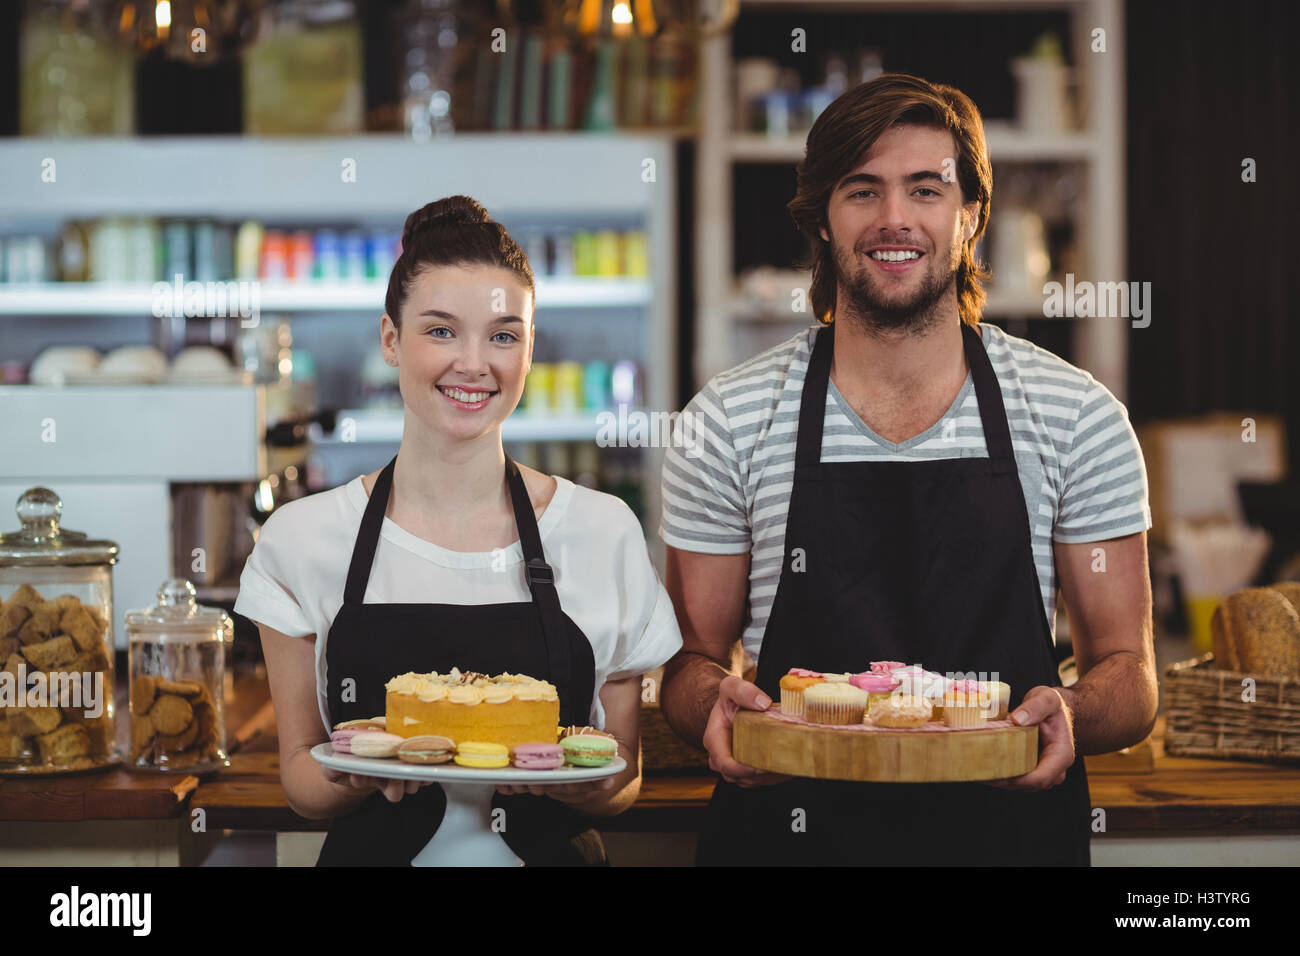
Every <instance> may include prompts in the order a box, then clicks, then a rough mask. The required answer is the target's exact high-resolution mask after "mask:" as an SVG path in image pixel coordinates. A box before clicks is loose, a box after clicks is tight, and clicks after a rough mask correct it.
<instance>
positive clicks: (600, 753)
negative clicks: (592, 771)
mask: <svg viewBox="0 0 1300 956" xmlns="http://www.w3.org/2000/svg"><path fill="white" fill-rule="evenodd" d="M560 746H561V747H563V748H564V762H565V763H567V764H568V765H569V766H571V767H607V766H609V765H610V764H611V763H613V762H614V757H615V755H616V754H617V753H618V741H616V740H614V739H612V738H610V737H596V736H588V735H586V734H575V735H574V736H572V737H565V738H564V739H563V740H561V741H560Z"/></svg>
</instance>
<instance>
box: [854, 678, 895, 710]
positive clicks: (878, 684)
mask: <svg viewBox="0 0 1300 956" xmlns="http://www.w3.org/2000/svg"><path fill="white" fill-rule="evenodd" d="M849 683H850V684H852V685H853V686H854V687H856V688H858V690H865V691H866V692H867V713H868V714H870V713H871V708H872V707H873V706H875V703H876V701H878V700H880V699H882V698H887V697H889V695H890V694H892V693H893V692H894V691H895V690H897V689H898V684H899V681H898V679H897V678H896V677H890V676H889V675H888V674H854V675H853V676H852V677H850V678H849Z"/></svg>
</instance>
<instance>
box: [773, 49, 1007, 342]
mask: <svg viewBox="0 0 1300 956" xmlns="http://www.w3.org/2000/svg"><path fill="white" fill-rule="evenodd" d="M909 124H914V125H918V126H932V127H936V128H939V129H946V130H948V132H950V133H951V134H952V138H953V140H954V142H955V143H956V145H957V157H956V159H957V182H958V184H959V185H960V186H961V191H962V201H963V204H964V203H968V202H971V201H972V200H975V199H978V200H979V204H980V208H979V218H978V221H977V222H976V226H975V232H974V234H973V235H972V236H971V237H970V239H968V240H967V241H966V242H965V243H964V244H963V246H962V253H961V261H960V263H959V264H958V266H957V308H958V311H959V312H960V313H961V320H962V321H963V322H965V323H966V324H968V325H972V326H974V325H978V324H979V320H980V314H981V312H983V309H984V300H985V298H986V296H985V293H984V289H983V287H982V286H981V285H980V280H981V279H988V278H989V277H990V273H989V272H987V271H986V270H985V269H984V268H983V266H981V265H980V264H979V263H977V262H976V261H975V243H976V242H978V241H979V238H980V236H981V235H982V234H983V232H984V227H985V226H987V225H988V219H989V205H990V203H991V201H992V197H993V167H992V166H991V165H990V164H989V158H988V146H987V144H986V143H985V141H984V123H983V121H982V120H981V119H980V114H979V110H977V109H976V108H975V104H974V103H972V102H971V100H970V97H968V96H967V95H966V94H965V93H963V92H961V90H958V89H956V88H955V87H951V86H942V85H940V84H937V83H930V82H928V81H926V80H923V79H921V78H920V77H918V76H910V75H908V74H906V73H885V74H882V75H881V76H878V77H876V78H875V79H874V80H871V81H870V82H868V83H863V84H861V85H860V86H856V87H854V88H853V89H851V90H849V91H848V92H846V93H844V94H843V95H841V96H840V97H838V98H837V99H836V100H835V101H834V102H833V103H831V105H830V106H828V107H827V108H826V110H825V111H824V112H823V113H822V114H821V115H820V116H818V117H817V122H816V123H814V124H813V128H812V130H811V131H810V132H809V133H808V144H807V151H806V155H805V157H804V159H803V160H802V161H801V162H800V163H799V165H798V168H797V174H798V186H797V188H796V190H795V197H794V199H792V200H790V202H789V203H788V204H787V205H786V208H787V209H789V210H790V215H791V216H792V217H793V218H794V222H795V225H796V226H798V227H799V231H800V232H802V233H803V234H804V235H805V236H807V237H808V238H809V239H810V240H811V241H812V244H813V251H812V254H811V255H810V256H809V257H808V258H807V259H806V260H805V261H803V262H801V263H799V266H800V268H804V269H806V268H809V267H811V268H812V287H811V289H810V295H811V298H812V308H813V314H814V315H815V316H816V317H817V320H818V321H819V322H822V323H827V324H828V323H830V322H831V321H832V319H833V318H834V314H835V293H836V280H835V262H834V259H833V256H834V253H833V252H832V250H831V244H830V243H829V242H827V241H826V240H825V239H823V238H822V237H821V234H820V233H819V232H818V229H819V227H827V231H828V232H829V223H828V222H827V218H826V208H827V204H828V203H829V201H830V195H831V192H832V191H833V190H834V188H835V184H836V183H838V182H839V181H840V180H841V179H843V178H844V177H845V176H847V175H848V174H849V173H850V172H852V171H853V169H854V168H856V167H857V166H858V165H859V164H860V163H861V162H862V157H863V156H865V155H866V153H867V151H868V150H869V149H870V148H871V147H872V145H873V144H874V143H875V142H876V140H877V139H879V138H880V136H881V134H883V133H884V132H885V131H886V130H887V129H890V128H891V127H894V126H903V125H909Z"/></svg>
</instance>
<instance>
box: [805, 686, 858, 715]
mask: <svg viewBox="0 0 1300 956" xmlns="http://www.w3.org/2000/svg"><path fill="white" fill-rule="evenodd" d="M803 703H804V717H805V718H806V719H807V720H808V721H810V722H811V723H814V724H860V723H862V715H863V714H865V713H866V711H867V692H866V691H865V690H859V689H858V688H856V687H854V686H853V685H852V684H848V683H844V684H839V683H835V684H814V685H813V686H812V687H809V688H808V689H807V690H805V691H804V692H803Z"/></svg>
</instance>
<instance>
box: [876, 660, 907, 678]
mask: <svg viewBox="0 0 1300 956" xmlns="http://www.w3.org/2000/svg"><path fill="white" fill-rule="evenodd" d="M905 666H906V665H905V664H903V662H902V661H872V662H871V673H873V674H885V675H888V674H889V673H890V671H896V670H899V669H901V668H903V667H905Z"/></svg>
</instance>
